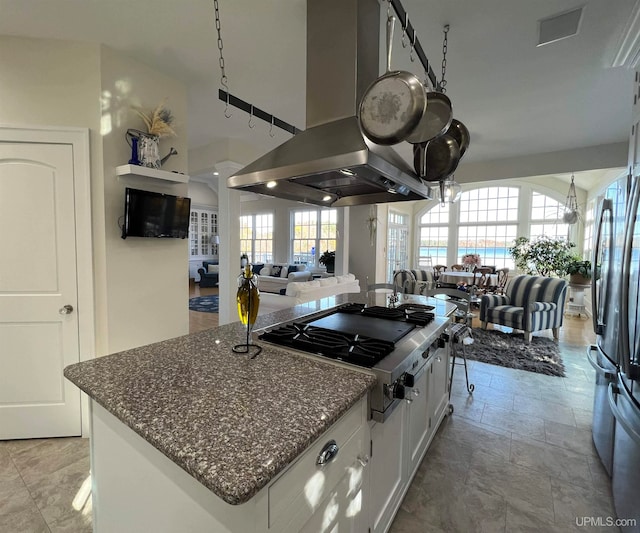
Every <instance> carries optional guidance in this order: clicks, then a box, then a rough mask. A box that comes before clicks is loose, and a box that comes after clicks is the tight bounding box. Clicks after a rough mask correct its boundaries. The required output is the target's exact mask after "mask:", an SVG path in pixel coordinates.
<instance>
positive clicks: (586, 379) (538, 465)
mask: <svg viewBox="0 0 640 533" xmlns="http://www.w3.org/2000/svg"><path fill="white" fill-rule="evenodd" d="M560 350H561V354H562V359H563V361H564V364H565V373H566V377H564V378H557V377H551V376H544V375H540V374H534V373H531V372H525V371H521V370H512V369H507V368H502V367H498V366H493V365H488V364H484V363H479V362H475V361H470V362H469V374H470V380H471V381H472V382H473V383H474V384H475V391H474V392H473V395H469V394H467V391H466V387H465V382H464V372H463V371H461V370H462V367H456V371H455V373H454V384H453V387H452V396H451V403H452V404H453V406H454V408H455V411H454V414H453V416H451V417H448V418H446V419H445V421H444V422H443V424H442V426H441V427H440V430H439V432H438V434H437V435H436V437H435V439H434V441H433V443H432V445H431V448H430V449H429V451H428V452H427V457H426V458H425V460H424V461H423V462H422V464H421V465H420V468H419V470H418V472H417V474H416V477H415V478H414V481H413V483H412V485H411V487H410V488H409V491H408V492H407V495H406V497H405V499H404V502H403V503H402V506H401V508H400V510H399V512H398V514H397V516H396V519H395V521H394V523H393V526H392V528H391V532H392V533H409V532H411V533H416V532H427V531H429V532H431V531H433V532H465V533H467V532H472V531H478V532H484V531H486V532H491V533H498V532H505V533H512V532H545V533H547V532H557V533H560V532H571V531H607V532H613V531H619V529H618V528H617V527H600V528H598V527H586V526H583V525H582V524H583V520H584V518H583V517H603V520H604V519H605V517H614V518H615V512H614V509H613V502H612V499H611V487H610V482H609V479H608V477H607V475H606V472H605V471H604V469H603V468H602V466H601V464H600V460H599V458H598V456H597V452H596V451H595V448H594V447H593V444H592V440H591V412H592V402H593V383H594V380H595V378H594V372H593V370H592V368H591V367H590V365H589V363H588V362H587V360H586V358H585V347H584V345H580V346H577V345H571V344H569V343H568V342H566V341H563V340H562V339H561V341H560ZM579 525H580V527H578V526H579Z"/></svg>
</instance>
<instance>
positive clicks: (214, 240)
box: [209, 235, 220, 245]
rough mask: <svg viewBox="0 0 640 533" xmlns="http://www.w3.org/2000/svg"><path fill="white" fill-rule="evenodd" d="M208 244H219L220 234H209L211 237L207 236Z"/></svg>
mask: <svg viewBox="0 0 640 533" xmlns="http://www.w3.org/2000/svg"><path fill="white" fill-rule="evenodd" d="M209 244H216V245H218V244H220V235H211V237H209Z"/></svg>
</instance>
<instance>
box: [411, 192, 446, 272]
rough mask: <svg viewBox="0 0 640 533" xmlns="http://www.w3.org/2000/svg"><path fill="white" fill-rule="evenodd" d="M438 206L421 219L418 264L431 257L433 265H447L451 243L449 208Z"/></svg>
mask: <svg viewBox="0 0 640 533" xmlns="http://www.w3.org/2000/svg"><path fill="white" fill-rule="evenodd" d="M450 205H451V204H445V205H444V206H442V205H440V204H438V205H436V206H435V207H434V208H433V209H430V210H429V211H427V212H426V213H425V214H424V215H422V217H421V218H420V230H419V233H420V237H419V238H420V245H419V251H418V264H420V263H422V262H424V261H423V259H424V258H425V257H431V264H432V265H446V264H447V247H448V243H449V206H450Z"/></svg>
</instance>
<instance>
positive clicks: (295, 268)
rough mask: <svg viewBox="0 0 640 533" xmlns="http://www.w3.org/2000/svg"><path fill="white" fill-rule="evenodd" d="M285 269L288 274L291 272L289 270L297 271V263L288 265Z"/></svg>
mask: <svg viewBox="0 0 640 533" xmlns="http://www.w3.org/2000/svg"><path fill="white" fill-rule="evenodd" d="M287 270H288V271H289V274H291V272H298V265H289V268H288V269H287Z"/></svg>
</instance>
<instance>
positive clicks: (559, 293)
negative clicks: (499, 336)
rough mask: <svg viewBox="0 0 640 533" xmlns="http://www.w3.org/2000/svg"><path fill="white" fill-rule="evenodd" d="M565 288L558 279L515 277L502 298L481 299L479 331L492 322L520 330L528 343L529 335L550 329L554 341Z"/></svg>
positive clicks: (564, 282) (495, 296) (559, 322)
mask: <svg viewBox="0 0 640 533" xmlns="http://www.w3.org/2000/svg"><path fill="white" fill-rule="evenodd" d="M568 285H569V284H568V283H567V280H564V279H560V278H547V277H544V276H516V277H515V278H513V279H512V280H510V281H509V282H508V283H507V286H506V288H505V290H504V295H499V294H493V295H488V294H486V295H484V296H483V297H482V298H481V299H480V321H481V322H482V329H487V324H488V323H489V322H491V323H492V324H500V325H502V326H508V327H510V328H513V329H518V330H522V331H523V332H524V339H525V342H526V343H527V344H529V343H530V342H531V333H532V332H534V331H540V330H545V329H551V330H552V331H553V338H554V339H556V340H557V339H558V332H559V329H560V326H562V318H563V316H564V303H565V299H566V296H567V287H568Z"/></svg>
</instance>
